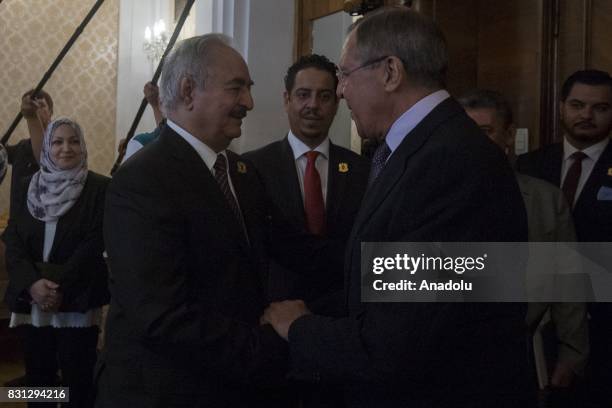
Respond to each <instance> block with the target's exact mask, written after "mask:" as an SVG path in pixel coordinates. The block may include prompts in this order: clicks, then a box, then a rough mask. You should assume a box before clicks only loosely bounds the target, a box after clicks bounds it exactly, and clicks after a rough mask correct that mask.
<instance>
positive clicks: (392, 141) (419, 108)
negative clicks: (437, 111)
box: [385, 89, 450, 152]
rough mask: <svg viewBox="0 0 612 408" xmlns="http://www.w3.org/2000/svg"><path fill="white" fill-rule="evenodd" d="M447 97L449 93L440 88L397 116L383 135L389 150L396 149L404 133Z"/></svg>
mask: <svg viewBox="0 0 612 408" xmlns="http://www.w3.org/2000/svg"><path fill="white" fill-rule="evenodd" d="M449 97H450V95H449V93H448V92H447V91H445V90H444V89H440V90H439V91H436V92H433V93H431V94H429V95H427V96H426V97H424V98H423V99H421V100H420V101H418V102H417V103H415V104H414V105H412V107H410V109H408V110H407V111H406V112H404V113H403V114H402V115H401V116H400V117H399V118H397V120H396V121H395V122H394V123H393V125H392V126H391V128H390V129H389V132H387V135H386V136H385V142H386V143H387V146H389V148H390V149H391V152H394V151H395V149H397V147H398V146H399V145H400V143H402V141H403V140H404V138H405V137H406V135H408V133H410V132H412V130H413V129H414V128H415V127H417V125H418V124H419V123H421V121H422V120H423V119H425V116H427V115H429V113H430V112H431V111H432V110H434V108H435V107H436V106H438V105H439V104H440V103H442V101H444V100H446V99H447V98H449Z"/></svg>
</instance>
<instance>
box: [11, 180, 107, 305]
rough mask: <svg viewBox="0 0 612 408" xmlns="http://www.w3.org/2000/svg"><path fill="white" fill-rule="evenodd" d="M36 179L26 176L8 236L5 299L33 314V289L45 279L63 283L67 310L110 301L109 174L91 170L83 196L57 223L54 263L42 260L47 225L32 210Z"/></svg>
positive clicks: (51, 259)
mask: <svg viewBox="0 0 612 408" xmlns="http://www.w3.org/2000/svg"><path fill="white" fill-rule="evenodd" d="M30 180H31V177H28V178H26V179H22V180H21V183H22V185H21V186H20V187H19V188H18V191H19V192H20V194H19V197H18V198H15V201H14V203H15V207H14V208H13V214H12V216H11V219H10V220H9V225H8V227H7V229H6V231H5V232H4V235H3V236H2V239H3V240H4V243H5V244H6V266H7V270H8V274H9V285H8V288H7V291H6V297H5V301H6V303H7V304H8V306H9V309H10V310H11V311H13V312H19V313H29V312H30V310H31V307H30V300H31V298H30V295H29V292H28V289H29V288H30V286H32V284H33V283H34V282H36V281H37V280H39V279H41V278H43V277H44V278H48V279H50V280H52V281H54V282H56V283H58V284H59V285H60V287H61V290H62V294H63V299H62V305H61V307H60V311H61V312H85V311H86V310H88V309H91V308H94V307H98V306H102V305H105V304H106V303H108V298H109V294H108V287H107V279H108V273H107V268H106V263H105V262H104V259H103V257H102V253H103V252H104V243H103V240H102V219H103V216H104V194H105V191H106V186H107V185H108V182H109V178H108V177H104V176H101V175H99V174H96V173H94V172H91V171H90V172H89V173H88V175H87V181H86V182H85V186H84V188H83V191H82V192H81V195H80V197H79V198H78V200H77V201H76V203H75V204H74V205H73V206H72V208H71V209H70V210H68V212H67V213H66V214H64V215H63V216H62V217H61V218H60V219H59V221H58V223H57V229H56V232H55V238H54V240H53V246H52V248H51V252H50V254H49V261H48V262H47V263H46V264H42V260H43V242H44V234H45V223H44V222H42V221H39V220H37V219H36V218H34V217H32V215H31V214H30V211H29V210H28V208H27V204H26V200H27V191H28V185H29V183H30Z"/></svg>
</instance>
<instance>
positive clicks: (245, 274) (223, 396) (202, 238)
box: [98, 127, 287, 407]
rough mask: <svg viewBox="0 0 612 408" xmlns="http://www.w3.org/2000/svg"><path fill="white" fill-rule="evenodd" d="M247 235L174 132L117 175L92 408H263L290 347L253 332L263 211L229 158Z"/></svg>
mask: <svg viewBox="0 0 612 408" xmlns="http://www.w3.org/2000/svg"><path fill="white" fill-rule="evenodd" d="M227 154H228V159H229V171H230V177H231V179H232V182H233V186H234V188H235V192H236V196H237V199H238V203H239V205H240V208H241V210H242V215H243V217H244V222H245V226H246V230H247V231H248V238H249V240H248V241H247V240H246V238H245V233H244V230H243V229H242V227H241V226H240V224H239V222H238V220H237V219H236V218H235V216H234V215H233V213H232V211H231V209H230V207H229V205H228V204H227V202H226V199H225V197H224V196H223V193H222V192H221V189H220V188H219V185H218V184H217V182H216V180H215V179H214V177H213V175H212V174H211V172H210V171H209V169H208V168H207V167H206V165H205V163H204V162H203V160H202V159H201V158H200V156H199V155H198V154H197V153H196V151H195V150H194V149H193V148H192V147H191V146H190V145H189V144H188V143H187V142H186V141H185V140H184V139H183V138H181V137H180V136H179V135H178V134H176V133H175V132H174V131H173V130H172V129H171V128H169V127H165V128H164V129H163V130H162V132H161V134H160V136H159V138H158V139H157V140H155V141H154V142H152V143H150V144H149V145H147V146H145V147H144V148H143V149H142V151H141V152H139V154H137V155H134V156H133V157H132V158H131V159H130V160H129V161H127V162H126V163H125V164H124V165H122V166H121V167H120V168H119V170H118V171H117V173H116V174H115V176H114V178H113V180H112V182H111V184H110V187H109V191H108V195H107V202H106V216H105V242H106V248H107V251H108V256H109V263H110V270H111V273H110V291H111V295H112V298H111V305H110V310H109V314H108V320H107V328H106V333H107V336H106V350H105V352H104V355H103V358H102V362H101V364H100V365H99V367H98V378H99V380H98V392H99V398H98V406H99V407H114V406H132V407H170V406H188V407H196V406H198V407H199V406H211V407H225V406H228V407H230V406H231V407H246V406H259V405H260V404H264V401H265V400H266V396H265V393H263V392H260V391H259V390H258V389H257V386H266V385H268V384H269V383H273V382H274V381H275V380H278V379H281V378H283V377H284V373H285V370H286V357H287V346H286V344H285V342H284V341H283V340H282V339H281V338H280V337H278V336H277V335H276V333H275V332H274V331H273V330H272V329H271V327H270V326H269V325H266V326H260V324H259V317H260V316H261V315H262V313H263V310H264V306H265V305H266V301H265V298H264V294H263V288H262V282H263V281H264V280H265V276H264V271H265V262H266V261H265V256H264V247H265V245H266V242H265V241H266V238H265V230H266V226H265V221H266V220H267V219H268V218H267V216H266V212H267V210H266V204H265V200H263V199H262V196H261V193H262V191H263V189H262V186H261V184H260V183H259V180H258V177H257V175H256V174H255V171H254V170H253V167H252V166H251V165H250V163H248V162H244V161H242V160H241V159H240V157H239V156H237V155H235V154H233V153H232V152H229V151H228V152H227Z"/></svg>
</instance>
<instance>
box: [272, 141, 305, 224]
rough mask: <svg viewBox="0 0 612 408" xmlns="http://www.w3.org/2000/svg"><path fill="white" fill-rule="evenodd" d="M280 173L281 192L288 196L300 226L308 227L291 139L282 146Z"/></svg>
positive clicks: (292, 212) (282, 143)
mask: <svg viewBox="0 0 612 408" xmlns="http://www.w3.org/2000/svg"><path fill="white" fill-rule="evenodd" d="M280 149H281V154H280V170H281V171H280V172H279V175H278V177H279V179H280V181H281V184H282V189H281V191H283V192H286V194H287V195H288V197H287V201H286V202H285V203H289V204H290V205H291V206H292V208H291V211H290V213H291V214H293V215H294V216H295V218H296V219H297V220H299V222H300V225H302V226H304V225H306V215H305V214H304V199H303V198H302V190H301V189H300V180H299V178H298V174H297V169H296V167H295V157H294V153H293V149H292V148H291V145H290V144H289V139H288V138H287V137H285V138H284V139H283V140H282V142H281V144H280Z"/></svg>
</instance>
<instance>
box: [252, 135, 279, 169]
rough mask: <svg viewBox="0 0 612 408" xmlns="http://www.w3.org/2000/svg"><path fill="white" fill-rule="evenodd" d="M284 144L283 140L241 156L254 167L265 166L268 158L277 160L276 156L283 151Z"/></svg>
mask: <svg viewBox="0 0 612 408" xmlns="http://www.w3.org/2000/svg"><path fill="white" fill-rule="evenodd" d="M284 142H285V140H284V139H283V140H277V141H275V142H272V143H268V144H267V145H265V146H263V147H260V148H258V149H255V150H251V151H249V152H246V153H244V154H242V156H243V157H245V158H247V159H248V160H250V161H252V162H253V163H254V164H255V165H258V164H265V163H266V162H267V161H268V160H269V159H270V158H278V155H280V154H281V153H282V151H283V143H284Z"/></svg>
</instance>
